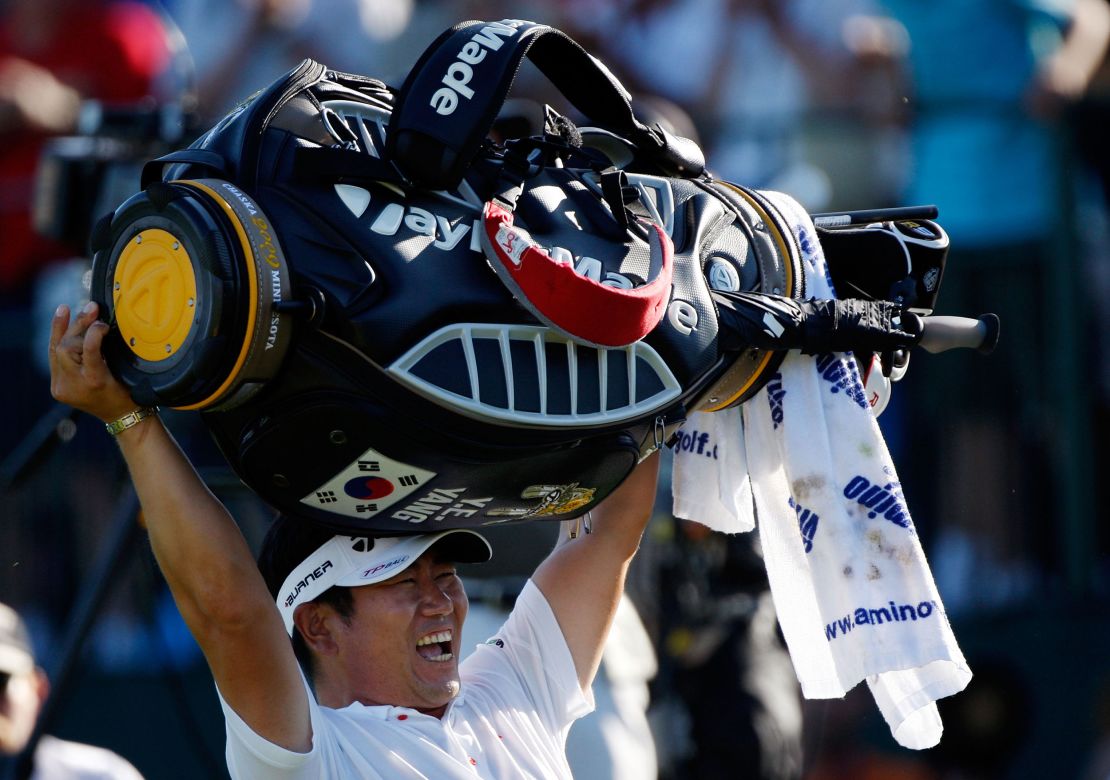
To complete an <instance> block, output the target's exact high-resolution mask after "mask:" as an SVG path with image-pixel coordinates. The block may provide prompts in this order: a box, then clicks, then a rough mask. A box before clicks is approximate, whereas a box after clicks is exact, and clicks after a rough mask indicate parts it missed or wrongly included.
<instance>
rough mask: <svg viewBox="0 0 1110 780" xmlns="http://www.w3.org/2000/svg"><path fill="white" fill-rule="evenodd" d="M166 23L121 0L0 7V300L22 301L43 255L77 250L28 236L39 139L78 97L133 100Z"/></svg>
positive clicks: (16, 1) (69, 123) (165, 55)
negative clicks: (0, 239)
mask: <svg viewBox="0 0 1110 780" xmlns="http://www.w3.org/2000/svg"><path fill="white" fill-rule="evenodd" d="M169 60H170V54H169V48H168V44H167V41H166V36H165V30H164V28H163V26H162V23H161V21H160V20H159V18H158V16H157V15H156V14H155V13H154V12H153V11H152V10H151V9H150V8H149V7H147V6H145V5H142V4H140V3H137V2H125V1H123V0H8V2H6V3H4V4H3V7H2V11H0V141H2V143H0V193H2V195H0V235H3V236H4V240H3V241H2V242H0V300H6V301H9V302H11V301H16V302H18V303H26V301H27V300H28V299H27V294H28V292H29V285H30V282H31V280H32V279H33V278H34V277H35V275H36V274H37V273H38V272H39V271H41V270H42V268H43V267H44V266H45V265H46V264H47V263H50V262H51V261H55V260H57V259H59V258H64V257H68V256H73V255H75V254H81V253H83V251H84V247H66V246H60V245H58V244H56V243H54V242H50V241H47V240H45V239H43V238H40V237H39V236H37V235H35V233H34V231H33V230H32V228H31V218H30V206H31V202H32V188H33V180H34V173H35V168H36V165H37V163H38V159H39V153H40V150H41V149H42V145H43V143H44V142H45V140H46V139H47V138H49V137H50V136H52V135H57V134H62V133H68V132H72V131H74V129H75V128H76V122H77V117H78V112H79V109H80V105H81V101H82V100H87V99H95V100H99V101H103V102H106V103H115V104H120V103H135V102H138V101H141V100H142V99H143V98H146V97H148V96H151V95H153V94H155V92H156V91H157V88H158V82H159V77H160V76H161V75H162V74H163V73H164V72H165V70H166V69H167V67H168V66H169Z"/></svg>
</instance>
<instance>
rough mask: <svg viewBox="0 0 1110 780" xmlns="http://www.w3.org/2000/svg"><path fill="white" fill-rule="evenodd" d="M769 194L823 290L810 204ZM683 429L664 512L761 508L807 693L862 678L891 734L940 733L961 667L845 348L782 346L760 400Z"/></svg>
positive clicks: (826, 292) (772, 574)
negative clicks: (820, 350)
mask: <svg viewBox="0 0 1110 780" xmlns="http://www.w3.org/2000/svg"><path fill="white" fill-rule="evenodd" d="M764 194H765V195H767V196H768V197H769V198H771V199H772V201H773V202H774V204H775V205H776V206H777V207H778V208H779V209H780V211H782V212H783V213H784V214H785V215H786V216H787V218H788V219H789V220H790V223H791V226H792V227H793V229H794V232H795V235H796V236H797V237H798V240H799V243H800V244H801V246H802V247H803V259H804V261H805V263H804V264H805V266H806V268H805V272H806V290H807V292H808V295H809V296H810V297H814V298H828V297H832V296H833V291H832V288H831V282H830V281H829V277H828V273H827V268H826V265H825V258H824V255H823V253H822V250H821V247H820V244H819V243H818V242H817V240H816V231H815V229H814V227H813V223H812V221H811V220H810V218H809V216H808V214H806V212H805V211H804V210H803V209H802V208H801V206H800V205H799V204H798V203H797V202H796V201H794V200H793V199H791V198H789V197H787V196H785V195H782V194H780V193H764ZM679 433H680V436H681V438H680V439H679V442H678V445H677V446H676V448H675V464H674V482H673V493H674V513H675V515H676V516H678V517H683V518H687V519H691V520H696V521H698V522H702V523H705V524H706V525H708V526H709V527H711V528H714V529H715V530H720V531H725V532H729V533H735V532H739V531H746V530H750V529H751V528H752V527H753V525H754V524H755V521H756V519H757V518H758V526H759V534H760V542H761V544H762V547H763V556H764V561H765V563H766V566H767V575H768V579H769V581H770V584H771V593H772V595H773V597H774V602H775V608H776V611H777V612H778V616H779V624H780V625H781V627H782V631H783V636H784V637H785V638H786V644H787V647H788V648H789V650H790V656H791V659H792V660H793V663H794V670H795V672H796V673H797V676H798V680H799V682H800V683H801V687H802V693H803V695H804V696H805V697H806V698H810V699H818V698H837V697H842V696H844V695H845V694H846V693H847V692H848V691H849V690H851V689H852V688H853V687H855V685H856V684H857V683H859V682H860V681H861V680H863V679H866V680H867V684H868V686H869V687H870V689H871V692H872V695H873V696H874V697H875V701H876V703H877V704H878V706H879V709H880V711H881V712H882V714H883V717H884V718H885V719H886V721H887V724H888V725H889V726H890V729H891V733H892V734H893V735H894V738H895V739H896V740H897V741H898V743H899V744H901V745H904V746H905V747H909V748H917V749H920V748H927V747H932V746H933V745H935V744H937V742H939V740H940V735H941V732H942V725H941V722H940V715H939V713H938V711H937V708H936V704H935V702H936V700H937V699H940V698H942V697H944V696H951V695H953V694H955V693H958V692H959V691H961V690H963V689H964V687H965V686H966V685H967V684H968V682H969V681H970V679H971V671H970V669H969V668H968V666H967V662H966V661H965V660H964V657H963V654H962V653H961V652H960V648H959V646H958V645H957V644H956V638H955V636H954V635H953V633H952V629H951V626H950V625H949V623H948V619H947V617H946V615H945V612H944V607H943V605H942V604H941V600H940V596H939V594H938V593H937V589H936V585H935V584H934V582H933V577H932V574H931V572H930V571H929V565H928V562H927V561H926V560H925V554H924V552H923V551H922V549H921V543H920V541H919V540H918V537H917V533H916V532H915V530H914V526H913V522H912V520H911V519H910V513H909V510H908V508H907V507H906V503H905V500H904V499H903V496H902V491H901V487H900V484H899V481H898V474H897V472H896V471H895V469H894V464H893V463H892V462H891V458H890V454H889V453H888V451H887V448H886V443H885V442H884V441H883V437H882V433H881V432H880V430H879V427H878V424H877V423H876V421H875V417H874V414H873V412H872V411H871V408H870V406H869V405H868V404H867V400H866V397H865V395H864V392H863V387H862V385H861V384H860V376H859V371H858V369H857V367H856V364H855V360H854V359H853V358H852V357H851V355H842V354H834V355H819V356H816V357H814V356H806V355H802V354H801V353H800V352H791V353H789V354H788V355H787V356H786V359H785V360H784V361H783V363H782V367H781V368H780V370H779V372H778V374H777V375H776V376H775V377H773V378H772V379H771V381H770V382H768V384H767V385H766V386H765V387H764V388H763V389H762V390H761V391H760V392H759V393H758V394H757V395H756V396H755V397H754V398H752V399H750V400H749V401H748V402H746V403H745V404H743V405H742V406H741V407H739V408H738V409H734V410H726V411H723V412H717V413H715V414H701V413H696V414H691V415H690V418H689V420H688V421H687V422H686V424H685V425H684V426H683V428H682V429H681V430H680V432H679Z"/></svg>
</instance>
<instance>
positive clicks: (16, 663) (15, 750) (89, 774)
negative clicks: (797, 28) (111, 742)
mask: <svg viewBox="0 0 1110 780" xmlns="http://www.w3.org/2000/svg"><path fill="white" fill-rule="evenodd" d="M49 691H50V683H49V682H48V681H47V679H46V674H45V672H43V670H42V669H40V668H39V667H38V666H37V665H36V664H35V656H34V652H33V650H32V648H31V638H30V636H29V635H28V633H27V626H26V625H25V624H24V622H23V619H22V618H20V616H19V614H18V613H17V612H16V611H15V610H14V609H12V608H11V607H9V606H7V605H6V604H0V768H2V767H3V766H4V761H3V760H2V759H3V758H4V757H5V756H7V757H12V758H11V759H10V760H15V759H14V757H15V756H18V755H20V754H21V753H22V752H23V750H24V749H25V748H26V747H27V744H28V742H30V740H31V734H32V733H33V732H34V730H35V723H36V722H37V720H38V717H39V712H40V711H41V710H42V705H43V702H45V701H46V696H47V694H48V693H49ZM30 777H31V780H142V775H140V774H139V772H138V770H137V769H135V767H133V766H132V765H131V764H130V763H128V762H127V761H126V760H124V759H123V758H121V757H120V756H118V755H116V754H115V753H113V752H111V751H110V750H105V749H104V748H99V747H93V746H92V745H82V744H80V743H78V742H68V741H66V740H63V739H58V738H57V737H50V736H44V737H42V738H40V739H39V741H38V744H37V745H36V746H35V751H34V759H33V762H32V769H31V775H30Z"/></svg>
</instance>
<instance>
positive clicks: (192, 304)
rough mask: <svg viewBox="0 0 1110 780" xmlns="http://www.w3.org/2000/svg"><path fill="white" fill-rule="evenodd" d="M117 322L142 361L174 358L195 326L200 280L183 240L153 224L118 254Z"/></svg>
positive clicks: (113, 294) (115, 279) (115, 295)
mask: <svg viewBox="0 0 1110 780" xmlns="http://www.w3.org/2000/svg"><path fill="white" fill-rule="evenodd" d="M113 282H114V284H113V291H112V300H113V303H114V308H115V312H116V324H117V325H118V326H119V331H120V334H121V335H122V336H123V340H124V342H125V343H126V344H127V345H128V346H129V347H130V348H131V351H132V352H134V353H135V354H136V355H138V356H139V357H141V358H142V359H143V360H150V361H159V360H166V359H167V358H169V357H172V356H173V355H174V354H175V353H176V352H177V351H178V350H179V349H180V348H181V345H182V344H184V343H185V339H186V338H188V336H189V331H190V330H191V329H192V327H193V320H194V315H195V314H196V305H197V280H196V275H195V273H194V272H193V264H192V260H191V258H190V257H189V253H188V252H187V251H185V247H184V246H182V244H181V241H180V239H178V238H176V237H174V236H173V234H172V233H169V232H167V231H165V230H161V229H159V228H149V229H147V230H144V231H142V232H141V233H139V234H137V235H136V236H134V237H133V238H132V239H131V240H130V241H129V242H128V244H127V246H126V247H125V248H124V250H123V251H122V252H121V253H120V257H119V262H118V263H117V264H116V271H115V276H114V278H113Z"/></svg>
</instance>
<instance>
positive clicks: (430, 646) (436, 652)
mask: <svg viewBox="0 0 1110 780" xmlns="http://www.w3.org/2000/svg"><path fill="white" fill-rule="evenodd" d="M452 636H453V635H452V633H451V631H437V632H436V633H434V634H428V635H427V636H425V637H422V638H421V639H420V640H419V641H417V643H416V652H417V653H418V654H419V655H420V657H421V658H423V659H424V660H425V661H436V662H443V661H450V660H451V659H452V658H454V657H455V656H454V653H452V652H451V638H452Z"/></svg>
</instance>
